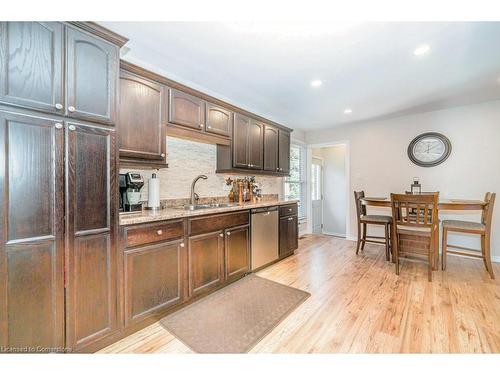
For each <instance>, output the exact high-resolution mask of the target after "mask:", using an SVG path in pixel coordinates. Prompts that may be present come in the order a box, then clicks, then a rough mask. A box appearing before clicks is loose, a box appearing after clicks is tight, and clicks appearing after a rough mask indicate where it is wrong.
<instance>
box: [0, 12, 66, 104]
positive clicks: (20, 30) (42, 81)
mask: <svg viewBox="0 0 500 375" xmlns="http://www.w3.org/2000/svg"><path fill="white" fill-rule="evenodd" d="M63 33H64V25H63V24H61V23H59V22H1V23H0V101H1V102H4V103H8V104H13V105H17V106H22V107H28V108H32V109H37V110H40V111H44V112H51V113H63V97H62V96H63V86H62V83H63V66H64V64H63Z"/></svg>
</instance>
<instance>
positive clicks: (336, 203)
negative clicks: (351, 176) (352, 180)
mask: <svg viewBox="0 0 500 375" xmlns="http://www.w3.org/2000/svg"><path fill="white" fill-rule="evenodd" d="M313 154H314V153H313ZM321 156H322V157H323V189H324V190H323V233H325V234H333V235H345V234H346V214H347V202H346V200H347V199H346V193H345V192H346V188H347V186H346V182H347V181H346V170H345V157H346V145H342V144H341V145H337V146H331V147H324V148H322V149H321Z"/></svg>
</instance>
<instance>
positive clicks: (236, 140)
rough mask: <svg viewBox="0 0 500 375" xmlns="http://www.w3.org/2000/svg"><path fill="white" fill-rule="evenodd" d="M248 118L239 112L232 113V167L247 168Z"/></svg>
mask: <svg viewBox="0 0 500 375" xmlns="http://www.w3.org/2000/svg"><path fill="white" fill-rule="evenodd" d="M249 128H250V119H249V118H248V117H246V116H243V115H240V114H239V113H235V114H234V129H233V145H232V147H233V167H235V168H248V164H249V162H248V130H249Z"/></svg>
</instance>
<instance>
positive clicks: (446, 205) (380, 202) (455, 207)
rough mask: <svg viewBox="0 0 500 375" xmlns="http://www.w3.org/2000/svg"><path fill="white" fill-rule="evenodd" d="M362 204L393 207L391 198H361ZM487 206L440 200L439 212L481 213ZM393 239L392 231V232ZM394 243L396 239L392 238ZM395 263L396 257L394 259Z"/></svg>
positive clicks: (471, 201) (436, 254) (473, 201)
mask: <svg viewBox="0 0 500 375" xmlns="http://www.w3.org/2000/svg"><path fill="white" fill-rule="evenodd" d="M361 203H362V204H364V205H366V206H373V207H388V208H390V207H391V198H390V197H364V198H361ZM485 206H486V202H485V201H484V200H476V199H462V198H457V199H439V203H438V211H448V210H449V211H481V210H483V209H484V207H485ZM391 237H392V231H391ZM392 240H393V241H394V237H392ZM438 241H439V240H438V238H436V246H435V252H434V254H433V257H432V258H433V259H432V264H433V265H432V268H433V269H434V270H436V269H437V263H438V262H437V260H438V259H439V242H438ZM393 261H394V257H393Z"/></svg>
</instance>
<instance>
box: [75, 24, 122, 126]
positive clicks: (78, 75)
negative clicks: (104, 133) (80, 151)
mask: <svg viewBox="0 0 500 375" xmlns="http://www.w3.org/2000/svg"><path fill="white" fill-rule="evenodd" d="M118 63H119V48H118V47H117V46H116V45H114V44H112V43H110V42H107V41H105V40H102V39H99V38H96V37H94V36H92V35H90V34H87V33H85V32H82V31H79V30H76V29H73V28H70V27H68V28H67V33H66V115H67V116H69V117H72V118H77V119H81V120H88V121H95V122H100V123H104V124H114V122H115V113H116V97H117V83H118Z"/></svg>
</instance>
